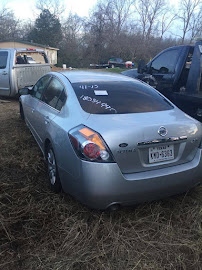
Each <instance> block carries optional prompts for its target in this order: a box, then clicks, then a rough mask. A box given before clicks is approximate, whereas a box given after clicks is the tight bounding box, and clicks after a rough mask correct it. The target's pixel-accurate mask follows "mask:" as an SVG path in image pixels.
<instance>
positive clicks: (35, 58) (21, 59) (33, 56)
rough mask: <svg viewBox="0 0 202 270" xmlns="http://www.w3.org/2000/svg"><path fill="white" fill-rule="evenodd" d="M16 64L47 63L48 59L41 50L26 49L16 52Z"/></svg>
mask: <svg viewBox="0 0 202 270" xmlns="http://www.w3.org/2000/svg"><path fill="white" fill-rule="evenodd" d="M15 62H16V64H19V65H21V64H23V65H25V64H45V63H48V59H47V57H46V55H45V53H43V52H35V51H27V52H18V53H17V54H16V60H15Z"/></svg>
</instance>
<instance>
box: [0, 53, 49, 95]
mask: <svg viewBox="0 0 202 270" xmlns="http://www.w3.org/2000/svg"><path fill="white" fill-rule="evenodd" d="M50 70H51V67H50V63H49V61H48V58H47V56H46V54H45V52H44V51H43V50H39V49H36V50H35V49H0V96H11V97H13V96H16V95H17V94H18V90H19V89H21V88H23V87H29V86H33V85H34V84H35V83H36V81H37V80H38V79H39V78H40V77H41V76H43V75H44V74H46V73H47V72H49V71H50Z"/></svg>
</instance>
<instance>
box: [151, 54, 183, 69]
mask: <svg viewBox="0 0 202 270" xmlns="http://www.w3.org/2000/svg"><path fill="white" fill-rule="evenodd" d="M178 56H179V50H170V51H167V52H164V53H162V54H161V55H159V56H158V57H157V58H156V59H155V60H154V61H153V62H152V64H151V73H152V74H155V73H161V74H167V73H174V72H175V66H176V62H177V59H178Z"/></svg>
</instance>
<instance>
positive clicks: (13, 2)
mask: <svg viewBox="0 0 202 270" xmlns="http://www.w3.org/2000/svg"><path fill="white" fill-rule="evenodd" d="M178 1H179V0H170V1H169V2H170V3H172V4H174V5H176V4H177V2H178ZM63 2H64V5H65V7H66V12H67V13H69V11H71V12H72V13H77V14H78V15H79V16H81V17H83V16H88V12H89V10H90V9H92V8H93V6H94V5H95V4H96V2H97V0H64V1H63ZM3 4H6V7H8V8H10V9H12V10H13V11H14V14H15V16H16V18H18V19H21V20H27V19H31V20H35V19H36V17H37V10H36V8H35V0H0V7H1V6H2V5H3Z"/></svg>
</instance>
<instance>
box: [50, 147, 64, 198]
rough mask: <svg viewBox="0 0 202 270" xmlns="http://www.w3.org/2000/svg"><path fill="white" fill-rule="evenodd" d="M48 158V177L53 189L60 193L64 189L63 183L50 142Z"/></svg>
mask: <svg viewBox="0 0 202 270" xmlns="http://www.w3.org/2000/svg"><path fill="white" fill-rule="evenodd" d="M46 160H47V167H48V177H49V181H50V184H51V189H52V190H53V191H54V192H56V193H58V192H60V191H61V189H62V185H61V182H60V178H59V174H58V168H57V162H56V158H55V153H54V151H53V148H52V146H51V144H49V146H48V149H47V152H46Z"/></svg>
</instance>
